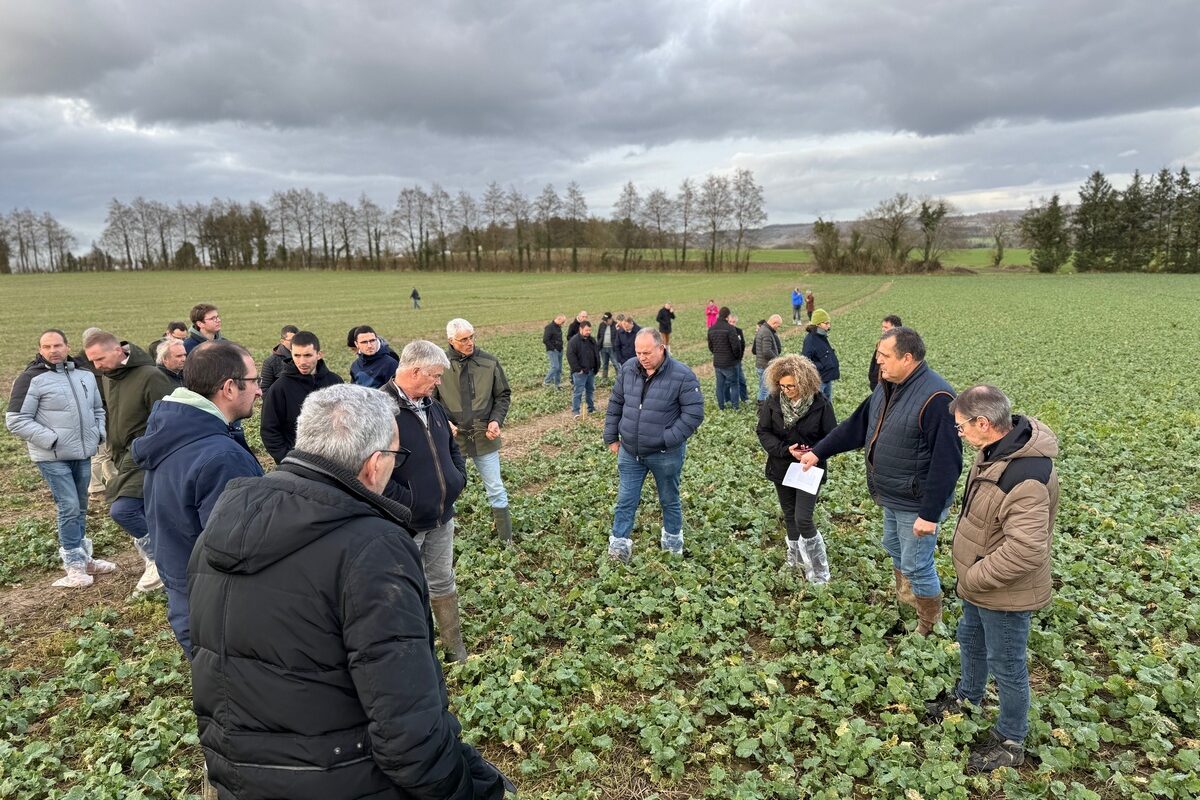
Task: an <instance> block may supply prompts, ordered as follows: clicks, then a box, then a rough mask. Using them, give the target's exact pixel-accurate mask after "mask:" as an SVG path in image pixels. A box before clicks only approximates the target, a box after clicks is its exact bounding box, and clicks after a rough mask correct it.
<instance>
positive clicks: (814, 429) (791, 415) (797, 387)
mask: <svg viewBox="0 0 1200 800" xmlns="http://www.w3.org/2000/svg"><path fill="white" fill-rule="evenodd" d="M763 379H764V380H765V381H766V383H767V388H768V390H769V391H770V394H769V395H768V396H767V399H766V400H764V401H763V403H762V405H761V406H759V409H758V428H757V430H756V432H757V433H758V441H759V442H760V443H761V444H762V446H763V449H764V450H766V451H767V467H766V475H767V478H768V479H769V480H770V481H771V482H772V483H774V484H775V491H776V492H778V494H779V506H780V508H782V509H783V519H784V522H785V523H786V524H787V563H788V566H789V567H793V568H799V567H800V566H801V565H803V567H804V576H805V577H806V578H807V579H808V580H809V581H811V582H812V583H828V582H829V559H828V558H827V557H826V555H825V540H824V539H822V538H821V533H820V532H819V531H818V530H817V528H816V526H815V525H814V524H813V509H815V508H816V505H817V495H815V494H809V493H808V492H806V491H803V490H802V489H795V488H793V487H791V486H784V485H783V478H784V476H785V475H786V474H787V471H788V467H789V466H791V465H792V464H795V463H797V462H799V461H800V457H801V456H803V455H804V454H805V453H806V452H808V450H809V449H810V448H811V447H812V446H813V445H814V444H816V443H817V442H819V441H821V439H822V438H824V436H825V434H827V433H829V432H830V431H831V430H833V429H834V427H836V426H837V419H836V418H835V417H834V414H833V404H832V403H830V402H829V400H827V399H826V397H825V395H823V394H822V393H821V377H820V375H818V374H817V369H816V367H814V366H813V364H812V362H811V361H809V360H808V359H807V358H805V357H804V356H798V355H794V354H789V355H783V356H780V357H779V358H776V359H773V360H772V361H771V363H769V364H767V368H766V370H765V371H764V372H763ZM818 466H819V467H821V468H822V469H824V468H825V462H824V461H821V462H818Z"/></svg>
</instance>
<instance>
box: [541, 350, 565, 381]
mask: <svg viewBox="0 0 1200 800" xmlns="http://www.w3.org/2000/svg"><path fill="white" fill-rule="evenodd" d="M546 360H547V361H549V362H550V370H549V371H548V372H547V373H546V380H544V381H542V384H543V385H545V386H549V385H550V384H552V383H553V384H554V385H555V386H560V385H561V384H562V350H547V351H546Z"/></svg>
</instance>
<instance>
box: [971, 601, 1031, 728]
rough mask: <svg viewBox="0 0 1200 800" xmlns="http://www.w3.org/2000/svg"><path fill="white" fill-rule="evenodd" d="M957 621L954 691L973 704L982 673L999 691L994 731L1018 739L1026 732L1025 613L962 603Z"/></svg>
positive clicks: (984, 684) (980, 698) (983, 684)
mask: <svg viewBox="0 0 1200 800" xmlns="http://www.w3.org/2000/svg"><path fill="white" fill-rule="evenodd" d="M962 610H963V615H962V619H960V620H959V621H958V646H959V651H958V657H959V662H960V664H961V669H962V677H961V678H960V679H959V681H958V688H957V689H956V690H955V694H957V695H958V697H959V698H960V699H963V700H970V701H971V702H972V703H974V704H975V705H980V704H981V703H982V702H983V691H984V689H986V688H987V679H988V673H991V674H992V676H994V677H995V678H996V688H997V689H999V690H1000V716H999V717H997V718H996V724H995V726H994V727H995V731H996V733H998V734H999V735H1000V736H1002V737H1003V738H1005V739H1012V740H1013V741H1014V742H1023V741H1024V740H1025V735H1026V734H1027V733H1029V666H1028V664H1027V663H1026V652H1027V649H1028V646H1029V622H1030V618H1031V617H1032V615H1033V614H1032V612H1030V611H992V610H990V609H987V608H980V607H979V606H977V605H974V604H972V603H970V602H968V601H966V600H963V601H962Z"/></svg>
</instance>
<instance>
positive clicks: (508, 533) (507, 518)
mask: <svg viewBox="0 0 1200 800" xmlns="http://www.w3.org/2000/svg"><path fill="white" fill-rule="evenodd" d="M492 519H493V520H495V521H496V533H497V534H498V535H499V536H500V543H501V544H502V545H504V546H505V547H508V546H509V545H511V544H512V515H511V514H509V513H508V506H505V507H504V508H493V509H492Z"/></svg>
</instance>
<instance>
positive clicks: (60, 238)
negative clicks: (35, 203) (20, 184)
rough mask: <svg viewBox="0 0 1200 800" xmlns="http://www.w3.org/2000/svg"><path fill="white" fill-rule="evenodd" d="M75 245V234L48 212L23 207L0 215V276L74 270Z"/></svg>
mask: <svg viewBox="0 0 1200 800" xmlns="http://www.w3.org/2000/svg"><path fill="white" fill-rule="evenodd" d="M76 244H77V240H76V239H75V236H74V234H72V233H71V232H70V231H69V230H67V229H66V228H65V227H64V226H63V224H62V223H60V222H59V221H58V220H57V219H55V218H54V216H53V215H51V214H50V213H49V212H44V213H42V214H40V215H39V214H36V213H34V212H33V211H30V210H29V209H28V208H25V209H18V210H14V211H13V212H12V213H11V214H8V215H5V214H0V274H4V275H7V274H9V273H12V272H54V271H67V270H73V269H76V268H78V259H76V258H75V256H74V254H73V253H72V248H73V247H75V245H76Z"/></svg>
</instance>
